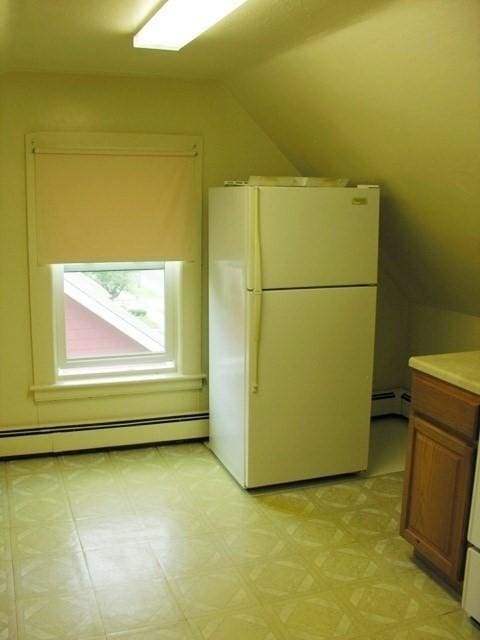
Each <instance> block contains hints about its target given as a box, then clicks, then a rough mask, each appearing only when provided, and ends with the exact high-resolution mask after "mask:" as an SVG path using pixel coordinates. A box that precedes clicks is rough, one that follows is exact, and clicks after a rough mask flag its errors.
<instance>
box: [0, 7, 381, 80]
mask: <svg viewBox="0 0 480 640" xmlns="http://www.w3.org/2000/svg"><path fill="white" fill-rule="evenodd" d="M198 1H199V2H200V1H203V0H198ZM164 2H165V0H41V1H38V0H0V53H2V49H3V55H2V56H1V58H0V65H1V66H0V72H1V71H47V72H59V73H61V72H68V73H101V74H124V75H130V74H132V75H139V74H144V75H162V76H168V77H174V78H178V77H183V78H207V77H208V78H218V77H219V76H220V75H222V74H223V75H225V74H228V73H230V72H232V73H234V72H237V71H239V70H241V69H248V68H249V67H250V65H251V64H257V63H258V62H260V61H261V60H264V59H266V58H268V57H271V56H272V55H273V54H274V53H277V52H279V51H281V50H285V49H287V48H289V47H291V46H294V45H296V44H298V43H299V42H302V41H303V40H305V39H306V38H308V37H310V36H313V35H315V34H317V33H318V32H319V31H320V30H322V29H325V28H331V26H332V25H333V24H335V23H336V22H338V21H339V20H340V21H341V20H342V15H343V14H344V13H345V9H344V8H342V5H345V4H348V5H354V6H357V7H361V6H362V5H363V6H364V8H363V9H362V10H361V12H363V11H369V10H371V6H375V5H379V4H383V2H382V1H380V0H377V1H372V0H367V2H365V0H354V1H353V2H334V1H333V0H248V2H247V3H246V4H244V5H243V6H241V7H239V8H238V9H237V10H236V11H235V12H234V13H232V14H231V15H230V16H228V17H227V18H225V19H224V20H222V21H221V23H219V24H217V25H215V26H214V27H212V28H211V29H210V30H209V31H208V32H206V33H205V34H203V35H202V36H200V37H199V38H198V39H197V40H195V41H194V42H192V43H190V44H189V45H187V46H186V47H185V48H184V49H182V50H181V51H179V52H173V51H155V50H146V49H133V47H132V37H133V35H134V34H135V33H136V32H137V31H138V30H139V28H140V27H141V26H142V25H143V24H144V23H145V22H146V20H147V19H148V18H149V17H150V16H151V15H152V14H153V13H155V11H156V10H157V9H158V8H159V7H160V6H161V5H162V4H163V3H164ZM338 4H339V5H341V6H340V8H336V5H338ZM358 11H359V12H360V9H358Z"/></svg>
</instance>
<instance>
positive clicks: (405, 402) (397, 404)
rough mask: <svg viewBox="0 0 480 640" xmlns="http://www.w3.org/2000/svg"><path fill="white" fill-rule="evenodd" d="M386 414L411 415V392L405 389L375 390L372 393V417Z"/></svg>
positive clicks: (406, 416)
mask: <svg viewBox="0 0 480 640" xmlns="http://www.w3.org/2000/svg"><path fill="white" fill-rule="evenodd" d="M386 415H399V416H404V417H405V418H408V417H409V415H410V394H409V393H408V392H407V391H405V389H402V388H398V389H389V390H387V391H375V392H374V393H373V394H372V418H377V417H379V416H386Z"/></svg>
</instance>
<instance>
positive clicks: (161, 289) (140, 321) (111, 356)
mask: <svg viewBox="0 0 480 640" xmlns="http://www.w3.org/2000/svg"><path fill="white" fill-rule="evenodd" d="M55 269H56V274H55V309H56V314H55V316H56V341H57V368H58V377H59V378H62V377H68V379H72V378H73V377H86V376H91V375H98V374H100V373H113V374H117V375H118V374H122V373H125V374H131V373H132V372H135V371H161V372H167V371H175V368H176V367H175V360H176V346H175V326H176V308H175V291H174V290H175V286H176V282H175V280H176V278H175V268H174V264H172V263H165V262H143V263H141V262H129V263H87V264H66V265H58V266H57V267H55Z"/></svg>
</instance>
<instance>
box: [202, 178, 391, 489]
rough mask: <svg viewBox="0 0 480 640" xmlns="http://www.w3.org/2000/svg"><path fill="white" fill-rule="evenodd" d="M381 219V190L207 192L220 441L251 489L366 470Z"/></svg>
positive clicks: (214, 400) (214, 406)
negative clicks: (379, 219) (208, 195)
mask: <svg viewBox="0 0 480 640" xmlns="http://www.w3.org/2000/svg"><path fill="white" fill-rule="evenodd" d="M378 218H379V190H378V189H371V188H370V189H366V188H315V187H253V186H238V187H219V188H214V189H211V190H210V199H209V349H210V359H209V393H210V446H211V449H212V451H213V452H214V453H215V454H216V456H217V457H218V458H219V459H220V461H221V462H222V463H223V464H224V466H225V467H226V468H227V469H228V471H229V472H230V473H231V474H232V476H233V477H234V478H236V480H237V481H238V482H239V483H240V484H241V485H242V486H244V487H259V486H265V485H271V484H277V483H284V482H292V481H297V480H305V479H308V478H317V477H324V476H330V475H335V474H342V473H350V472H356V471H360V470H363V469H366V467H367V462H368V444H369V427H370V407H371V387H372V367H373V346H374V330H375V306H376V289H377V288H376V283H377V257H378Z"/></svg>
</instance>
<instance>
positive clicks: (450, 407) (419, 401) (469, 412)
mask: <svg viewBox="0 0 480 640" xmlns="http://www.w3.org/2000/svg"><path fill="white" fill-rule="evenodd" d="M479 406H480V396H477V395H475V394H473V393H470V392H468V391H464V390H463V389H459V388H458V387H454V386H453V385H451V384H448V383H447V382H443V381H442V380H437V379H436V378H432V377H430V376H428V375H426V374H423V373H418V372H417V371H415V372H414V373H413V380H412V407H413V409H414V411H415V412H417V413H422V414H424V415H426V416H429V417H430V418H432V419H433V420H435V421H436V422H439V423H440V424H442V425H445V426H446V427H448V428H449V429H450V431H452V432H454V433H457V434H458V435H460V436H463V437H464V438H467V439H468V440H477V438H478V421H479Z"/></svg>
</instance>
